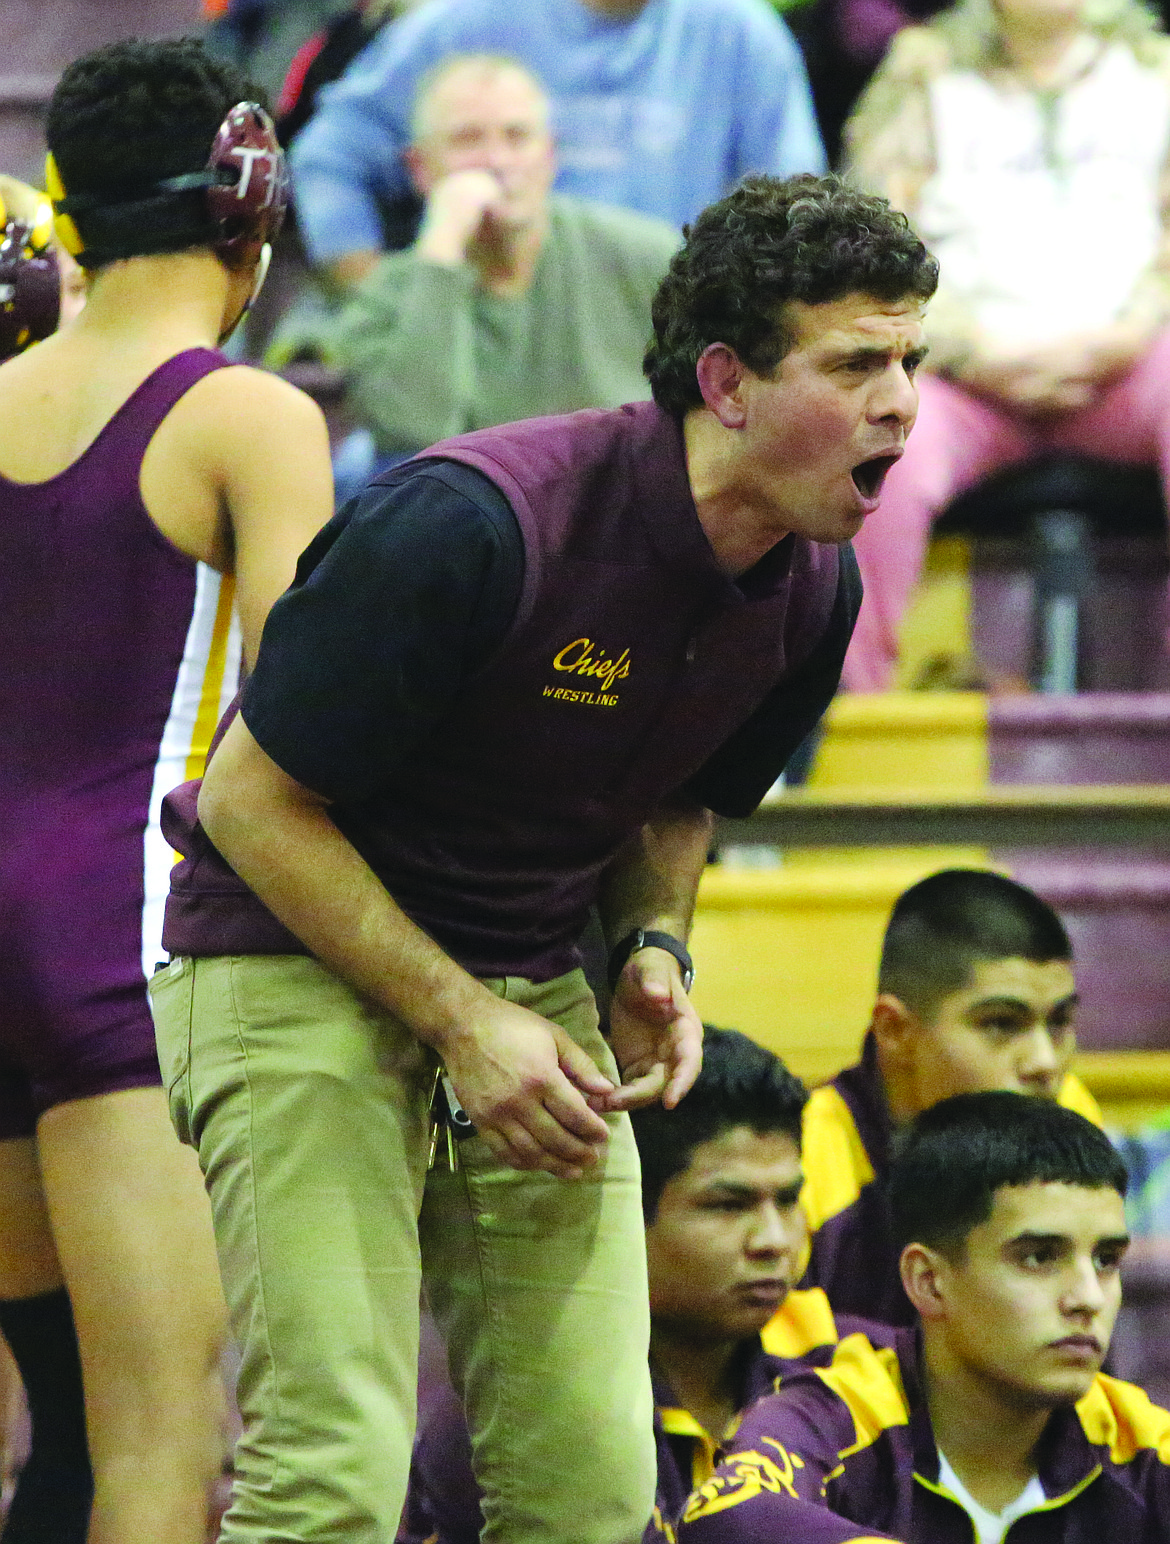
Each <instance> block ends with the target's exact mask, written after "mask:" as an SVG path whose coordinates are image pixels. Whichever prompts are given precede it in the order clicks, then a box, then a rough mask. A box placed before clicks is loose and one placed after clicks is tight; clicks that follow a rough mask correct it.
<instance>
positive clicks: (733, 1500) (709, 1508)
mask: <svg viewBox="0 0 1170 1544" xmlns="http://www.w3.org/2000/svg"><path fill="white" fill-rule="evenodd" d="M760 1446H761V1447H769V1448H772V1449H774V1450H775V1452H776V1453H777V1454H778V1455H779V1461H777V1459H774V1458H769V1457H768V1455H767V1454H766V1453H757V1452H754V1451H748V1452H745V1453H732V1454H731V1455H730V1457H728V1458H727V1459H726V1460H725V1461H724V1463H723V1465H722V1472H721V1473H720V1474H717V1475H715V1476H714V1477H713V1478H712V1479H710V1480H708V1481H707V1483H706V1484H705V1485H700V1486H699V1488H698V1490H697V1491H695V1493H694V1495H692V1497H691V1499H690V1500H689V1501H688V1502H687V1509H686V1511H685V1512H684V1513H683V1519H682V1520H683V1522H685V1523H690V1522H694V1520H695V1519H696V1518H697V1517H711V1516H713V1515H714V1513H716V1512H724V1511H726V1510H727V1508H728V1507H733V1506H739V1504H740V1502H742V1501H751V1500H752V1499H753V1498H754V1497H756V1496H758V1495H760V1494H761V1493H762V1492H764V1491H770V1492H771V1493H772V1494H773V1495H778V1494H779V1493H780V1491H782V1490H783V1491H786V1492H787V1494H788V1495H790V1496H791V1497H792V1499H793V1501H799V1500H800V1494H799V1492H798V1491H797V1489H796V1486H795V1485H794V1484H793V1483H792V1476H793V1474H794V1473H795V1471H796V1470H797V1469H803V1468H804V1459H803V1458H801V1456H800V1454H799V1453H790V1452H788V1450H787V1449H786V1448H784V1447H782V1446H781V1445H780V1443H779V1442H774V1441H773V1440H772V1438H771V1437H765V1438H764V1439H763V1441H762V1442H761V1444H760Z"/></svg>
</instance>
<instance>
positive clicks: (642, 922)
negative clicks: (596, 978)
mask: <svg viewBox="0 0 1170 1544" xmlns="http://www.w3.org/2000/svg"><path fill="white" fill-rule="evenodd" d="M712 823H713V817H712V815H711V812H710V810H706V809H703V808H702V807H701V806H700V805H697V804H694V803H690V802H687V803H682V802H679V803H677V804H671V805H664V806H663V807H662V808H661V809H660V810H659V811H658V812H657V813H656V814H655V815H654V816H653V817H652V818H651V819H650V820H648V821H647V822H646V824H645V825H644V826H643V827H642V829H641V831H639V832H638V834H637V835H636V836H635V837H633V838H632V839H631V840H630V841H629V842H628V843H627V844H626V846H625V847H623V848H622V850H621V852H620V853H619V854H618V855H617V857H616V858H615V859H614V861H613V862H612V864H611V865H610V867H609V869H608V870H607V872H606V875H605V878H604V881H603V884H602V890H601V895H600V897H599V900H598V909H599V911H600V914H601V924H602V928H603V929H604V931H605V937H606V942H607V943H608V944H609V945H610V947H611V948H612V946H613V945H614V944H615V943H617V942H618V941H619V940H620V939H622V938H624V937H625V936H626V934H627V933H629V932H631V931H632V930H633V929H634V928H647V929H654V930H655V931H658V932H663V933H669V934H670V935H671V937H673V938H677V939H680V940H681V941H684V942H685V940H686V938H687V935H688V934H689V932H690V928H691V917H692V914H693V912H694V909H695V896H696V893H697V892H698V888H699V880H700V879H701V878H702V874H703V869H704V867H705V866H706V862H707V853H708V851H709V848H710V842H711V828H712Z"/></svg>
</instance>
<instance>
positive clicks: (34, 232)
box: [0, 198, 61, 360]
mask: <svg viewBox="0 0 1170 1544" xmlns="http://www.w3.org/2000/svg"><path fill="white" fill-rule="evenodd" d="M51 230H52V225H51V216H50V210H49V206H48V204H47V203H44V204H42V205H40V206H39V207H38V209H37V211H36V215H35V217H34V220H33V223H32V224H31V225H29V224H27V223H25V222H24V221H21V220H14V219H9V217H8V211H7V209H6V208H5V205H4V200H3V199H2V198H0V360H5V359H11V357H12V356H13V354H19V353H20V352H21V350H22V349H26V348H27V347H28V346H29V344H30V343H39V342H40V340H41V339H42V338H47V337H48V336H49V335H50V334H51V333H53V332H55V331H56V330H57V322H58V320H59V318H60V314H61V275H60V273H59V271H58V268H57V254H56V252H54V250H53V248H52V245H51V242H50V239H49V238H50V233H51Z"/></svg>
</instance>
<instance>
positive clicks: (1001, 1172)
mask: <svg viewBox="0 0 1170 1544" xmlns="http://www.w3.org/2000/svg"><path fill="white" fill-rule="evenodd" d="M1125 1185H1126V1174H1125V1167H1124V1165H1123V1163H1122V1162H1121V1159H1120V1158H1119V1157H1118V1155H1117V1154H1116V1153H1115V1152H1114V1150H1113V1148H1112V1146H1111V1145H1110V1143H1109V1141H1108V1139H1107V1138H1106V1136H1105V1135H1104V1134H1103V1133H1102V1132H1101V1131H1100V1130H1099V1129H1098V1128H1097V1127H1095V1126H1094V1125H1092V1124H1091V1123H1090V1122H1089V1121H1087V1120H1085V1119H1084V1117H1083V1116H1080V1115H1077V1114H1075V1113H1074V1112H1073V1111H1071V1110H1066V1109H1062V1108H1061V1107H1060V1106H1059V1105H1057V1104H1055V1103H1053V1102H1051V1101H1049V1100H1042V1099H1028V1098H1025V1097H1023V1096H1021V1095H1020V1094H1013V1093H1002V1092H996V1093H985V1094H963V1095H959V1096H958V1097H956V1098H953V1099H947V1100H944V1101H943V1102H942V1103H941V1104H938V1105H936V1106H934V1108H933V1109H930V1110H928V1111H927V1112H926V1113H925V1114H924V1115H922V1116H920V1117H919V1119H918V1120H917V1122H916V1123H915V1125H914V1127H913V1128H912V1130H911V1132H910V1133H909V1136H908V1140H907V1141H906V1143H905V1145H904V1146H902V1147H901V1148H900V1152H899V1156H898V1157H897V1159H896V1160H895V1162H894V1165H893V1169H892V1172H891V1175H890V1201H891V1210H892V1214H893V1220H894V1229H895V1232H896V1235H897V1237H898V1238H899V1239H900V1240H901V1241H902V1244H903V1248H902V1254H901V1270H902V1280H903V1283H904V1285H905V1288H906V1292H907V1294H908V1295H909V1297H910V1300H911V1301H912V1302H913V1304H914V1307H915V1309H916V1310H917V1313H918V1317H919V1325H920V1329H919V1331H918V1332H916V1331H915V1330H913V1329H906V1328H903V1329H896V1328H893V1327H891V1328H889V1329H883V1330H881V1331H878V1332H877V1333H876V1334H874V1333H871V1334H870V1335H868V1336H867V1335H864V1334H855V1335H850V1336H848V1337H847V1338H843V1339H842V1341H841V1343H840V1345H839V1346H838V1347H837V1350H836V1352H835V1354H834V1356H833V1359H832V1362H831V1364H830V1365H829V1366H828V1367H821V1368H816V1369H814V1368H808V1369H802V1370H800V1371H797V1372H794V1373H793V1374H791V1375H789V1376H786V1377H785V1380H784V1384H783V1386H782V1387H781V1388H780V1389H779V1391H778V1392H777V1393H775V1394H770V1395H768V1396H766V1397H765V1398H764V1399H762V1400H760V1401H759V1402H758V1403H757V1404H756V1405H755V1406H754V1407H753V1408H752V1409H751V1410H750V1411H748V1412H747V1414H746V1415H745V1416H744V1419H743V1422H742V1424H741V1426H740V1428H739V1430H738V1432H737V1433H736V1436H735V1442H734V1446H733V1447H732V1448H731V1450H730V1452H729V1453H728V1456H727V1457H726V1459H725V1460H724V1462H723V1463H721V1464H720V1465H719V1467H718V1469H717V1470H716V1471H715V1474H714V1475H713V1476H712V1477H711V1479H710V1480H709V1481H707V1482H706V1483H705V1484H704V1485H702V1486H701V1487H700V1488H699V1489H698V1490H697V1491H696V1493H695V1495H694V1496H692V1498H691V1500H690V1502H689V1503H688V1505H687V1507H686V1509H685V1511H684V1515H683V1519H682V1522H681V1524H680V1526H679V1528H678V1532H677V1544H779V1541H781V1540H793V1541H794V1544H795V1541H799V1544H843V1541H846V1540H853V1541H860V1540H875V1539H878V1538H883V1539H885V1538H895V1539H899V1540H902V1541H904V1544H972V1541H973V1540H975V1541H977V1544H1001V1541H1003V1540H1004V1539H1005V1538H1006V1539H1010V1541H1011V1544H1074V1541H1076V1544H1083V1541H1089V1540H1092V1541H1095V1544H1155V1541H1156V1540H1157V1541H1161V1540H1164V1539H1166V1538H1167V1537H1170V1412H1167V1411H1165V1410H1160V1409H1158V1408H1157V1407H1156V1406H1155V1405H1153V1404H1151V1403H1150V1401H1149V1399H1148V1398H1147V1397H1146V1395H1145V1394H1143V1393H1142V1391H1141V1390H1140V1389H1138V1388H1135V1387H1134V1386H1133V1385H1132V1384H1129V1383H1122V1382H1120V1381H1119V1380H1117V1379H1115V1378H1110V1377H1106V1376H1105V1375H1104V1374H1102V1373H1101V1372H1100V1371H1099V1370H1098V1369H1099V1368H1100V1366H1101V1364H1102V1361H1103V1360H1104V1357H1105V1353H1106V1351H1107V1349H1108V1346H1109V1337H1110V1334H1111V1333H1112V1330H1113V1323H1114V1320H1115V1318H1116V1316H1117V1310H1118V1308H1119V1306H1120V1303H1121V1284H1120V1276H1119V1269H1120V1264H1121V1258H1122V1255H1123V1254H1124V1253H1125V1248H1126V1245H1127V1243H1128V1242H1129V1239H1128V1235H1127V1233H1126V1228H1125V1207H1124V1205H1123V1197H1124V1194H1125Z"/></svg>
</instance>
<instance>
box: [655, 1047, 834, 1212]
mask: <svg viewBox="0 0 1170 1544" xmlns="http://www.w3.org/2000/svg"><path fill="white" fill-rule="evenodd" d="M807 1101H808V1090H807V1089H806V1088H805V1086H804V1084H803V1083H802V1082H801V1081H800V1079H799V1078H798V1077H796V1076H794V1075H793V1073H791V1072H789V1070H788V1068H787V1067H786V1066H785V1065H784V1063H783V1062H782V1061H781V1060H780V1058H779V1057H778V1056H776V1055H775V1054H774V1053H773V1052H772V1051H768V1050H765V1049H764V1047H763V1046H762V1045H757V1044H756V1042H755V1041H754V1040H749V1039H748V1037H747V1035H741V1034H740V1032H739V1031H738V1030H737V1029H716V1028H715V1027H714V1025H711V1024H707V1025H704V1029H703V1067H702V1070H701V1071H700V1073H699V1076H698V1077H697V1078H696V1079H695V1081H694V1083H693V1084H692V1086H691V1088H690V1089H689V1090H688V1092H687V1093H686V1095H685V1096H684V1097H683V1098H682V1099H680V1100H679V1103H678V1105H677V1106H676V1107H675V1108H674V1109H673V1110H667V1109H664V1108H663V1107H662V1105H660V1104H652V1105H648V1106H647V1107H646V1108H645V1109H642V1110H633V1111H631V1114H630V1119H631V1120H632V1121H633V1123H634V1138H635V1140H636V1141H637V1144H638V1156H639V1158H640V1159H641V1161H642V1213H643V1216H644V1217H645V1219H646V1221H647V1223H651V1222H653V1221H654V1217H655V1214H656V1213H657V1211H658V1202H659V1199H660V1197H661V1195H662V1190H663V1187H664V1186H665V1185H666V1184H667V1182H668V1181H669V1180H672V1179H673V1178H674V1177H675V1175H676V1174H682V1173H683V1172H684V1171H685V1170H686V1169H687V1168H688V1167H689V1166H690V1162H691V1158H692V1156H693V1155H694V1151H695V1148H696V1147H701V1146H702V1144H703V1143H704V1142H713V1141H714V1140H715V1138H716V1137H720V1136H722V1135H723V1133H724V1132H725V1131H730V1130H731V1129H732V1128H733V1127H735V1126H747V1127H749V1128H750V1129H751V1130H752V1131H755V1132H757V1133H759V1134H760V1135H761V1136H766V1135H769V1134H770V1133H772V1132H774V1131H781V1132H783V1133H784V1134H785V1135H786V1136H790V1137H791V1138H792V1140H793V1141H794V1142H795V1143H796V1146H797V1149H798V1150H799V1148H800V1118H801V1114H802V1112H803V1110H804V1107H805V1104H806V1103H807Z"/></svg>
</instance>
